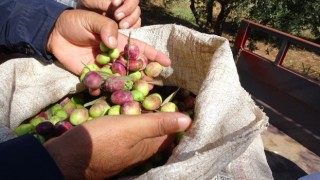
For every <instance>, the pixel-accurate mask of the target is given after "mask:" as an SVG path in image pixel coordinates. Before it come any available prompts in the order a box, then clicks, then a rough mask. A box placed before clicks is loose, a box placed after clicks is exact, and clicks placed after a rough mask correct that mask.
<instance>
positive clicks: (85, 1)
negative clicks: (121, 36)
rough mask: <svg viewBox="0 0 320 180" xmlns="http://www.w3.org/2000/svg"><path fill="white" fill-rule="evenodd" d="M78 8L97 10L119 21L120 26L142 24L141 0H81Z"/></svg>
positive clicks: (131, 26) (137, 25)
mask: <svg viewBox="0 0 320 180" xmlns="http://www.w3.org/2000/svg"><path fill="white" fill-rule="evenodd" d="M77 8H81V9H90V10H95V11H96V12H99V13H101V14H105V15H106V16H107V17H109V18H111V19H114V20H115V21H117V22H118V25H119V28H121V29H128V28H137V27H140V26H141V18H140V15H141V9H140V7H139V0H80V1H78V3H77Z"/></svg>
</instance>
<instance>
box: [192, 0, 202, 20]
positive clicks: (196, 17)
mask: <svg viewBox="0 0 320 180" xmlns="http://www.w3.org/2000/svg"><path fill="white" fill-rule="evenodd" d="M190 2H191V3H190V9H191V11H192V13H193V16H194V18H195V20H196V24H198V25H199V19H200V16H199V14H198V12H197V9H196V6H195V2H194V0H190Z"/></svg>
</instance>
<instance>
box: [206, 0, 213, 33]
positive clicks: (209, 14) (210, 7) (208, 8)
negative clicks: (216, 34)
mask: <svg viewBox="0 0 320 180" xmlns="http://www.w3.org/2000/svg"><path fill="white" fill-rule="evenodd" d="M213 3H214V0H208V1H207V4H206V12H207V22H206V27H208V28H212V27H213V23H212V16H213V13H212V10H213Z"/></svg>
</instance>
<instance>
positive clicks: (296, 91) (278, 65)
mask: <svg viewBox="0 0 320 180" xmlns="http://www.w3.org/2000/svg"><path fill="white" fill-rule="evenodd" d="M252 29H255V30H257V31H261V32H265V33H267V34H270V35H272V36H276V37H277V38H279V39H280V40H281V41H282V45H281V48H280V50H279V52H278V54H277V56H276V59H275V61H274V62H272V61H271V60H269V59H267V58H264V57H262V56H260V55H258V54H255V53H253V52H251V51H250V50H248V49H245V48H244V46H245V43H246V41H247V39H248V35H249V33H250V31H251V30H252ZM291 44H295V45H298V46H300V47H304V48H306V49H308V50H309V51H313V52H316V53H318V54H320V45H319V44H316V43H313V42H310V41H307V40H304V39H302V38H298V37H295V36H292V35H290V34H287V33H284V32H281V31H278V30H276V29H273V28H270V27H267V26H264V25H261V24H258V23H255V22H253V21H250V20H243V21H242V23H241V25H240V28H239V31H238V34H237V36H236V39H235V43H234V47H233V52H234V54H235V55H237V57H236V58H237V59H238V62H237V66H238V69H239V70H240V71H246V72H247V73H249V74H251V75H252V76H254V77H255V78H256V79H259V80H261V81H263V82H265V83H267V84H269V85H270V86H273V87H275V88H277V89H279V90H280V91H283V92H284V93H286V94H289V95H291V96H292V97H294V98H296V99H298V100H300V101H302V102H304V103H305V104H306V105H308V106H311V107H312V108H315V109H317V110H320V81H316V80H314V79H311V78H309V77H305V76H303V75H301V74H299V73H297V72H294V71H292V70H290V69H288V68H285V67H283V66H282V62H283V59H284V58H285V56H286V53H287V50H288V48H289V46H290V45H291Z"/></svg>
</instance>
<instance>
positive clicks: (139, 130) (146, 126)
mask: <svg viewBox="0 0 320 180" xmlns="http://www.w3.org/2000/svg"><path fill="white" fill-rule="evenodd" d="M132 117H133V118H135V120H131V122H132V124H131V125H130V126H132V128H130V131H132V134H137V135H138V136H139V138H140V139H141V140H142V139H147V138H155V137H161V136H164V135H168V134H172V133H176V132H179V131H184V130H186V129H187V128H188V127H189V126H190V124H191V119H190V117H189V116H187V115H185V114H182V113H148V114H143V115H141V116H132Z"/></svg>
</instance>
